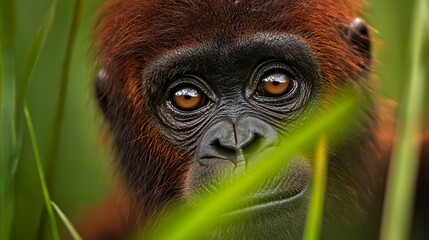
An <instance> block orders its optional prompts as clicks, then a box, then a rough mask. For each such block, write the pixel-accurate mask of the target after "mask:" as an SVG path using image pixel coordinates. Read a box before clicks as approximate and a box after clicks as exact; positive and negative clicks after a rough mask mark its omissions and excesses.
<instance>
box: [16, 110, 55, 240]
mask: <svg viewBox="0 0 429 240" xmlns="http://www.w3.org/2000/svg"><path fill="white" fill-rule="evenodd" d="M24 115H25V119H26V121H27V127H28V132H29V134H30V139H31V145H32V147H33V151H34V156H35V158H36V166H37V172H38V174H39V180H40V185H41V187H42V193H43V199H44V201H45V207H46V210H47V212H48V215H49V219H50V221H51V230H52V237H53V239H54V240H59V239H60V235H59V234H58V228H57V223H56V221H55V215H54V211H53V210H52V206H51V198H50V196H49V191H48V188H47V186H46V181H45V174H44V172H43V165H42V161H41V159H40V153H39V148H38V147H37V141H36V134H35V132H34V128H33V123H32V121H31V117H30V113H29V112H28V106H27V104H26V103H24Z"/></svg>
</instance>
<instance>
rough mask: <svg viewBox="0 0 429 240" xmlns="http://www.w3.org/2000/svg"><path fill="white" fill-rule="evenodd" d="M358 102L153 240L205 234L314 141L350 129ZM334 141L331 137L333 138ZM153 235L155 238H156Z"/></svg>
mask: <svg viewBox="0 0 429 240" xmlns="http://www.w3.org/2000/svg"><path fill="white" fill-rule="evenodd" d="M356 106H357V100H356V99H355V98H351V99H345V100H343V101H341V104H339V105H338V106H336V107H334V110H333V111H331V112H329V113H327V114H326V115H323V116H318V117H317V124H314V122H313V124H310V123H309V124H308V125H306V126H304V127H303V128H301V129H300V130H298V131H296V132H295V133H293V134H291V135H289V136H288V137H287V138H285V139H284V141H282V142H283V143H282V144H281V145H280V146H279V147H278V150H277V151H276V152H275V153H274V154H273V155H271V156H269V158H268V159H264V160H262V161H260V162H259V163H258V164H256V166H254V167H252V168H249V169H248V170H247V171H246V173H245V174H243V175H242V176H241V177H239V178H237V179H236V180H235V181H233V182H232V183H229V184H228V186H224V189H222V190H220V191H219V192H218V193H217V194H216V195H215V196H213V195H211V196H210V197H203V198H202V200H201V201H199V202H198V204H196V206H197V207H195V208H193V209H187V210H186V211H185V212H181V213H179V214H177V215H175V216H173V217H168V218H167V219H166V220H164V221H165V222H162V223H161V224H160V225H159V226H158V227H156V228H155V230H154V233H149V235H148V238H149V239H177V240H178V239H191V238H195V236H199V235H200V234H202V233H204V230H205V229H207V228H208V227H209V226H210V225H212V224H214V223H215V222H216V221H217V220H216V219H218V217H219V216H220V215H221V214H222V213H224V212H227V211H228V210H229V209H231V208H233V207H234V206H233V204H231V203H235V202H236V199H239V198H240V197H242V196H244V195H246V194H247V193H248V192H250V191H251V189H252V187H253V186H254V185H255V184H257V183H258V182H260V181H261V180H263V179H264V177H265V176H266V175H267V174H272V173H273V171H275V170H276V169H277V170H278V169H281V167H282V166H283V165H284V164H285V159H289V158H291V157H293V156H294V155H295V154H296V153H298V151H300V150H302V149H303V148H306V147H309V146H310V145H312V144H313V143H314V140H315V139H317V138H319V137H320V136H321V135H324V134H327V132H330V130H334V129H340V128H341V126H346V124H347V123H349V122H350V121H349V120H350V119H351V118H352V117H353V116H355V114H354V113H355V110H356ZM330 137H331V136H330ZM152 234H153V235H152Z"/></svg>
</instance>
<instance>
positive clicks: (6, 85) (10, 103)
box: [0, 0, 18, 239]
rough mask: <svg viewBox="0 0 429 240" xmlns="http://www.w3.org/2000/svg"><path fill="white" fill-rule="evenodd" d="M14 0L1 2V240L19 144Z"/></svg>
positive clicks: (8, 219)
mask: <svg viewBox="0 0 429 240" xmlns="http://www.w3.org/2000/svg"><path fill="white" fill-rule="evenodd" d="M15 11H16V9H15V1H13V0H4V1H0V239H9V237H10V229H11V225H12V219H13V208H14V189H13V180H14V179H13V170H14V166H15V163H16V162H17V158H18V149H17V145H16V130H15V120H16V97H15V94H16V86H15V57H14V54H15V49H14V48H15V46H14V38H15V19H16V16H15Z"/></svg>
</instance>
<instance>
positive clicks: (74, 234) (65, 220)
mask: <svg viewBox="0 0 429 240" xmlns="http://www.w3.org/2000/svg"><path fill="white" fill-rule="evenodd" d="M51 204H52V206H53V207H54V209H55V211H56V212H57V214H58V216H60V218H61V220H62V221H63V223H64V225H65V226H66V227H67V230H68V231H69V233H70V235H71V236H72V238H73V239H74V240H82V237H81V236H80V235H79V233H78V232H77V231H76V229H75V228H74V227H73V225H72V224H71V222H70V220H69V219H68V218H67V217H66V215H65V214H64V213H63V211H61V209H60V208H59V207H58V205H57V204H55V203H54V202H52V201H51Z"/></svg>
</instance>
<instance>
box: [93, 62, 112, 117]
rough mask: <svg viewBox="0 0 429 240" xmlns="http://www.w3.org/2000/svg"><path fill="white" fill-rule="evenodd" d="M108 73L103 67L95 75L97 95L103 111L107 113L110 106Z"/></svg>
mask: <svg viewBox="0 0 429 240" xmlns="http://www.w3.org/2000/svg"><path fill="white" fill-rule="evenodd" d="M107 77H108V76H107V73H106V71H105V70H104V69H101V70H100V71H99V72H98V74H97V76H96V77H95V95H96V97H97V100H98V105H99V106H100V109H101V111H102V112H103V113H104V114H106V113H107V110H108V106H109V96H108V91H107Z"/></svg>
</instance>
